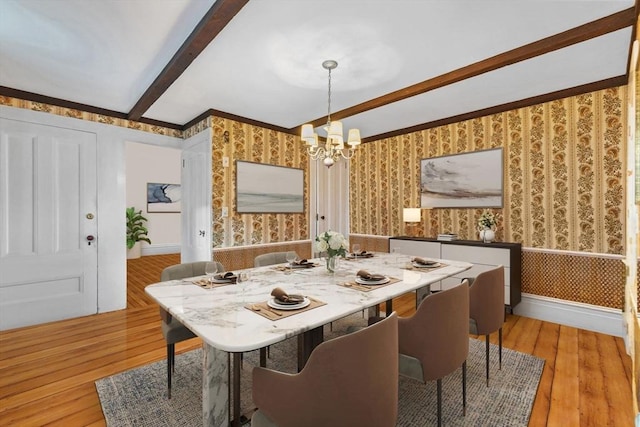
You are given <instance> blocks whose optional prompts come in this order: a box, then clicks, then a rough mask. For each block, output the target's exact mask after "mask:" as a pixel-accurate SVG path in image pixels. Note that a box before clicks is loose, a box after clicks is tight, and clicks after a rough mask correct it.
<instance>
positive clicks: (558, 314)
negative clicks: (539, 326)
mask: <svg viewBox="0 0 640 427" xmlns="http://www.w3.org/2000/svg"><path fill="white" fill-rule="evenodd" d="M513 312H514V314H517V315H518V316H524V317H531V318H533V319H539V320H544V321H545V322H552V323H559V324H561V325H566V326H571V327H574V328H579V329H586V330H588V331H594V332H600V333H603V334H607V335H613V336H616V337H623V336H624V335H625V331H624V324H623V319H622V312H621V311H620V310H616V309H613V308H607V307H599V306H596V305H590V304H582V303H576V302H571V301H565V300H561V299H556V298H549V297H543V296H539V295H532V294H522V300H521V301H520V304H518V305H517V306H516V307H515V308H514V309H513Z"/></svg>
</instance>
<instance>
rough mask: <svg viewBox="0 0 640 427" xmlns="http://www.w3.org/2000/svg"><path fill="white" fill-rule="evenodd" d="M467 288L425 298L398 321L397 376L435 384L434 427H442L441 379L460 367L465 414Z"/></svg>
mask: <svg viewBox="0 0 640 427" xmlns="http://www.w3.org/2000/svg"><path fill="white" fill-rule="evenodd" d="M468 323H469V286H468V282H467V281H466V280H465V281H463V282H462V284H460V285H458V286H456V287H454V288H451V289H448V290H445V291H441V292H438V293H434V294H431V295H429V296H428V297H426V298H425V299H423V300H422V302H421V303H420V306H419V307H418V309H417V310H416V313H415V314H414V315H413V316H411V317H407V318H399V319H398V348H399V350H400V360H399V361H400V363H399V366H400V374H401V375H404V376H408V377H411V378H414V379H417V380H419V381H422V382H425V383H426V382H427V381H433V380H436V381H437V395H438V426H440V425H442V378H444V377H445V376H447V375H448V374H450V373H451V372H453V371H455V370H456V369H458V367H460V366H462V408H463V409H462V411H463V412H462V413H463V414H466V406H467V391H466V374H467V372H466V371H467V369H466V368H467V355H468V354H469V335H468Z"/></svg>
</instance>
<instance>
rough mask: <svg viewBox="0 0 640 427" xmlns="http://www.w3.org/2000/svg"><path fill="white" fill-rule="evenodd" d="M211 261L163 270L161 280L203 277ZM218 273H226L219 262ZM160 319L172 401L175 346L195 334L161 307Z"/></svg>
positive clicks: (168, 392) (169, 395) (168, 388)
mask: <svg viewBox="0 0 640 427" xmlns="http://www.w3.org/2000/svg"><path fill="white" fill-rule="evenodd" d="M209 262H210V261H197V262H190V263H184V264H176V265H172V266H169V267H167V268H165V269H164V270H162V274H161V276H160V280H161V281H163V282H166V281H167V280H179V279H184V278H187V277H194V276H202V275H204V274H205V267H206V265H207V264H208V263H209ZM212 262H215V263H216V264H217V266H218V271H224V267H223V266H222V264H220V263H219V262H217V261H212ZM160 318H161V319H162V324H161V327H162V335H163V336H164V339H165V341H166V342H167V395H168V397H169V399H171V374H172V373H173V371H174V369H175V345H176V343H178V342H181V341H185V340H188V339H190V338H195V336H196V335H195V334H194V333H193V332H191V331H190V330H189V329H188V328H187V327H186V326H184V325H183V324H182V323H180V322H179V321H178V320H177V319H175V318H174V317H173V316H171V314H170V313H169V312H168V311H166V310H165V309H164V308H162V307H160Z"/></svg>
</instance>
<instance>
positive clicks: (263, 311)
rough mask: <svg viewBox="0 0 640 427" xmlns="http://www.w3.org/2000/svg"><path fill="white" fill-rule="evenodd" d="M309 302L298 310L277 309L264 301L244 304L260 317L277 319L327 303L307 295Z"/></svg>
mask: <svg viewBox="0 0 640 427" xmlns="http://www.w3.org/2000/svg"><path fill="white" fill-rule="evenodd" d="M307 298H309V301H311V303H310V304H309V305H308V306H306V307H305V308H301V309H298V310H278V309H275V308H272V307H269V305H268V304H267V302H266V301H263V302H256V303H254V304H247V305H245V306H244V308H246V309H247V310H250V311H253V312H254V313H256V314H259V315H260V316H262V317H266V318H267V319H269V320H279V319H284V318H285V317H289V316H293V315H296V314H300V313H303V312H305V311H309V310H313V309H314V308H317V307H321V306H323V305H327V303H326V302H324V301H320V300H318V299H315V298H311V297H307Z"/></svg>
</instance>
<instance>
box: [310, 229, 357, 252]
mask: <svg viewBox="0 0 640 427" xmlns="http://www.w3.org/2000/svg"><path fill="white" fill-rule="evenodd" d="M348 247H349V242H348V241H347V239H345V238H344V236H343V235H342V234H340V233H338V232H336V231H330V230H329V231H325V232H324V233H322V234H320V235H319V236H316V250H317V251H318V252H326V253H327V255H328V256H329V257H330V258H331V257H336V256H342V257H343V256H345V255H346V254H347V248H348Z"/></svg>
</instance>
